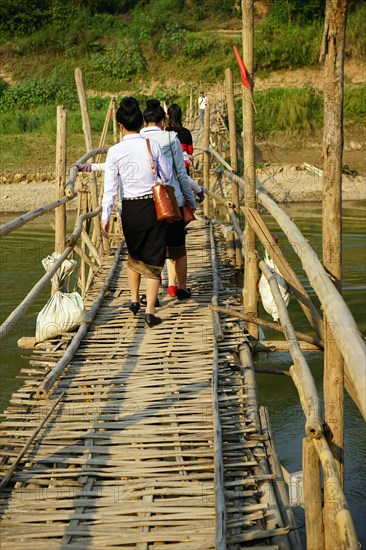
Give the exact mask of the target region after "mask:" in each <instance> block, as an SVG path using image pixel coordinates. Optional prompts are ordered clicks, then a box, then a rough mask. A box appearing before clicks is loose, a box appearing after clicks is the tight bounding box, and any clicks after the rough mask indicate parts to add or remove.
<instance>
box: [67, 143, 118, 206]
mask: <svg viewBox="0 0 366 550" xmlns="http://www.w3.org/2000/svg"><path fill="white" fill-rule="evenodd" d="M99 153H101V154H103V153H108V148H106V147H103V148H102V149H92V150H91V151H88V152H87V153H85V154H84V155H83V156H82V157H80V158H79V159H78V160H77V161H75V162H76V163H78V164H84V163H85V162H86V161H87V160H89V159H91V158H92V157H94V156H95V155H97V154H99ZM78 173H79V170H78V168H77V167H76V166H71V168H70V174H69V179H68V181H67V183H66V186H65V194H66V195H67V196H68V197H69V196H72V197H74V196H75V190H74V186H75V180H76V176H77V175H78Z"/></svg>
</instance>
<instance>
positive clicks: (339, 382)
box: [321, 0, 347, 549]
mask: <svg viewBox="0 0 366 550" xmlns="http://www.w3.org/2000/svg"><path fill="white" fill-rule="evenodd" d="M346 13H347V0H340V1H338V2H336V3H335V4H334V2H331V1H329V0H327V2H326V9H325V24H324V34H323V44H322V53H321V57H322V58H323V60H324V125H323V196H322V222H323V239H322V244H323V265H324V269H326V271H327V272H328V273H329V274H330V276H331V277H332V279H333V281H335V283H334V284H335V286H336V288H337V289H338V291H339V292H341V288H342V155H343V140H344V138H343V98H344V51H345V40H346ZM324 323H325V327H326V335H327V336H331V326H330V325H331V321H330V320H329V319H328V317H327V315H325V317H324ZM323 389H324V420H325V424H326V426H327V428H328V429H327V430H326V432H325V435H326V438H327V440H328V442H329V444H330V446H331V449H332V452H333V455H334V457H335V459H336V462H337V467H338V473H339V477H340V480H341V484H343V466H344V456H343V455H344V363H343V358H342V354H341V350H340V348H339V347H338V346H335V345H334V344H333V343H332V341H331V338H325V348H324V377H323ZM327 508H328V503H327V495H326V496H325V502H324V525H325V538H326V544H325V546H326V548H327V549H330V548H331V545H332V544H333V546H334V545H336V544H337V542H338V541H337V539H336V537H335V536H334V537H333V536H332V535H331V531H332V529H333V528H334V527H333V526H334V522H333V520H332V516H331V514H328V511H327Z"/></svg>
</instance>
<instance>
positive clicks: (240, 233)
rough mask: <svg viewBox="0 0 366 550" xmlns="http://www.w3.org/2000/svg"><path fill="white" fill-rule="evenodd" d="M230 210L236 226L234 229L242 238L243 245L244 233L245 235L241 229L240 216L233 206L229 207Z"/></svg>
mask: <svg viewBox="0 0 366 550" xmlns="http://www.w3.org/2000/svg"><path fill="white" fill-rule="evenodd" d="M228 211H229V215H230V218H231V221H232V222H233V226H234V229H235V231H236V234H237V235H238V237H239V239H240V242H241V245H242V246H243V239H244V235H243V232H242V230H241V229H240V225H239V222H238V218H237V217H236V214H235V212H234V210H233V208H232V207H231V208H229V207H228Z"/></svg>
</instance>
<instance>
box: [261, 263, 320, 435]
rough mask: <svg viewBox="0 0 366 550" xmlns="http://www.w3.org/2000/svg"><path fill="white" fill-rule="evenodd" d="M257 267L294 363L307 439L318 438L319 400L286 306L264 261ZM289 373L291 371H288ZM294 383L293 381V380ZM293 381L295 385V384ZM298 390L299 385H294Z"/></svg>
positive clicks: (273, 276)
mask: <svg viewBox="0 0 366 550" xmlns="http://www.w3.org/2000/svg"><path fill="white" fill-rule="evenodd" d="M259 267H260V269H261V270H262V273H263V275H264V276H265V278H266V279H267V281H268V283H269V286H270V288H271V292H272V296H273V299H274V301H275V304H276V306H277V309H278V315H279V319H280V323H281V325H282V326H283V327H284V329H285V336H286V340H287V341H288V345H289V351H290V354H291V357H292V359H293V361H294V367H291V368H293V369H294V371H295V373H296V381H298V382H300V386H301V393H300V392H299V394H300V396H301V394H302V395H303V401H302V402H303V408H304V413H305V416H306V423H305V431H306V434H307V435H308V437H319V436H320V434H321V433H322V430H323V421H322V415H321V409H320V400H319V397H318V392H317V389H316V385H315V382H314V378H313V375H312V374H311V370H310V369H309V366H308V364H307V362H306V360H305V357H304V355H303V353H302V351H301V349H300V346H299V343H298V341H297V338H296V334H295V330H294V327H293V325H292V323H291V319H290V316H289V314H288V311H287V308H286V304H285V301H284V299H283V298H282V295H281V292H280V290H279V288H278V283H277V280H276V278H275V275H274V274H273V273H272V272H271V270H270V269H269V267H268V265H267V264H266V262H265V261H263V260H261V261H260V262H259ZM290 372H291V369H290ZM294 381H295V380H294ZM296 381H295V384H296ZM296 387H297V388H298V389H299V385H298V384H296Z"/></svg>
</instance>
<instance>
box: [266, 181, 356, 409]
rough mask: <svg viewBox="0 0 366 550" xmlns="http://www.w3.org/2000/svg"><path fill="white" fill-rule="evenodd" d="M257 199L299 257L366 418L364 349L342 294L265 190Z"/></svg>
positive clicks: (351, 388) (347, 377) (349, 386)
mask: <svg viewBox="0 0 366 550" xmlns="http://www.w3.org/2000/svg"><path fill="white" fill-rule="evenodd" d="M258 202H260V203H261V204H262V205H263V206H264V207H265V208H266V209H267V210H268V212H270V214H271V215H272V216H273V217H274V219H275V220H276V221H277V223H278V224H279V225H280V227H281V229H282V230H283V232H284V233H285V235H286V236H287V238H288V240H289V242H290V243H291V245H292V246H293V248H294V250H295V251H296V253H297V255H298V257H299V258H300V260H301V263H302V266H303V268H304V270H305V272H306V274H307V276H308V278H309V282H310V284H311V286H312V287H313V289H314V290H315V292H316V294H317V295H318V297H319V300H320V302H321V304H322V307H323V310H324V312H325V314H326V315H327V318H328V321H329V324H330V328H331V330H332V333H333V336H334V344H336V345H337V346H338V347H339V349H340V350H341V353H342V355H343V358H344V361H345V367H346V370H345V375H346V389H347V391H348V393H349V394H350V396H351V397H352V399H353V400H354V401H355V403H356V405H357V407H358V408H359V410H360V412H361V414H362V415H363V417H364V418H365V419H366V369H365V361H366V349H365V343H364V340H363V338H362V336H361V333H360V331H359V330H358V327H357V325H356V323H355V320H354V319H353V317H352V314H351V312H350V311H349V309H348V307H347V305H346V304H345V302H344V300H343V298H342V296H341V295H340V294H339V292H338V290H337V289H336V287H335V286H334V284H333V283H332V281H331V280H330V278H329V276H328V274H327V273H326V271H325V269H324V268H323V266H322V264H321V263H320V260H319V258H318V256H317V255H316V253H315V251H314V250H313V249H312V248H311V246H310V245H309V243H308V242H307V241H306V240H305V238H304V237H303V235H302V233H301V231H300V230H299V229H298V228H297V227H296V225H295V224H294V223H293V222H292V221H291V220H290V218H289V217H288V216H287V214H286V213H285V212H284V211H283V210H282V209H281V208H280V207H279V206H278V205H277V204H276V203H275V202H274V201H273V200H272V199H271V198H270V197H269V196H268V195H266V194H265V193H263V192H261V191H259V192H258Z"/></svg>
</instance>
